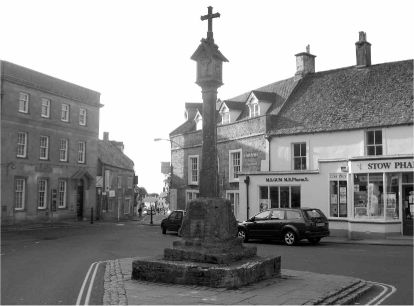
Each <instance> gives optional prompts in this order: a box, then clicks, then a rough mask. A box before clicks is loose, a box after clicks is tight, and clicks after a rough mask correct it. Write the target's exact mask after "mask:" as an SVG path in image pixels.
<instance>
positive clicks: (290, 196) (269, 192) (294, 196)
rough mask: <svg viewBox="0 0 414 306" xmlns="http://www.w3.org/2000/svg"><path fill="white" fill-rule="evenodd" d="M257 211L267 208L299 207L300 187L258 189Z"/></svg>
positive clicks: (264, 187) (265, 187)
mask: <svg viewBox="0 0 414 306" xmlns="http://www.w3.org/2000/svg"><path fill="white" fill-rule="evenodd" d="M259 195H260V199H259V211H262V210H265V209H268V208H288V207H292V208H293V207H300V205H301V200H300V195H301V192H300V186H262V187H259Z"/></svg>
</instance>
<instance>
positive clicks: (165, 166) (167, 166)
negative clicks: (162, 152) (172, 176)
mask: <svg viewBox="0 0 414 306" xmlns="http://www.w3.org/2000/svg"><path fill="white" fill-rule="evenodd" d="M170 172H171V167H170V162H161V173H162V174H168V173H170Z"/></svg>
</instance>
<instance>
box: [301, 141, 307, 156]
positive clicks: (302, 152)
mask: <svg viewBox="0 0 414 306" xmlns="http://www.w3.org/2000/svg"><path fill="white" fill-rule="evenodd" d="M300 156H306V143H302V144H301V145H300Z"/></svg>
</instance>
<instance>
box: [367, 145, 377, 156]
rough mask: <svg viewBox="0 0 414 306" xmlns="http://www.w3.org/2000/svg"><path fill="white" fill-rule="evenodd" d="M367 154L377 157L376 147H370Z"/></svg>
mask: <svg viewBox="0 0 414 306" xmlns="http://www.w3.org/2000/svg"><path fill="white" fill-rule="evenodd" d="M367 154H368V155H375V147H374V146H368V147H367Z"/></svg>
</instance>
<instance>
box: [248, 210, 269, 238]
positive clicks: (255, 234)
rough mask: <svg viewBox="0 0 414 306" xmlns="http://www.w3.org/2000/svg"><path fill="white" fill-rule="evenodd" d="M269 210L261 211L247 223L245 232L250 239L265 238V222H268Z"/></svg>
mask: <svg viewBox="0 0 414 306" xmlns="http://www.w3.org/2000/svg"><path fill="white" fill-rule="evenodd" d="M270 213H271V211H270V210H265V211H262V212H261V213H258V214H257V215H256V216H254V217H253V218H251V219H250V220H249V222H248V224H247V225H246V226H247V230H248V234H249V236H250V237H251V238H263V237H265V236H266V226H267V225H268V224H267V221H269V217H270Z"/></svg>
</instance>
